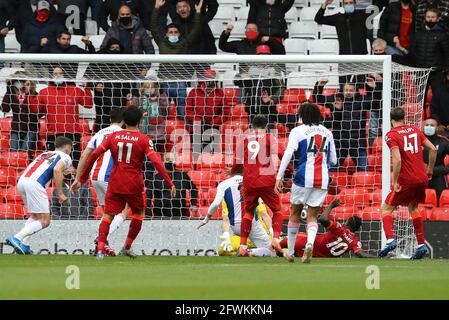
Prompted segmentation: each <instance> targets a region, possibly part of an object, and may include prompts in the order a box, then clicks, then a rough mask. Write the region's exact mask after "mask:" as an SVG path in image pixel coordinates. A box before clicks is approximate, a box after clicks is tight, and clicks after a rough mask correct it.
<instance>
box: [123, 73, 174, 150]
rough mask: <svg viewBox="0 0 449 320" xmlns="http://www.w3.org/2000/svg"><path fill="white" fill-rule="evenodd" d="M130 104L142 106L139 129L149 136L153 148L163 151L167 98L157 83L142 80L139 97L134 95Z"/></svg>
mask: <svg viewBox="0 0 449 320" xmlns="http://www.w3.org/2000/svg"><path fill="white" fill-rule="evenodd" d="M131 105H132V106H136V107H138V108H142V111H143V118H142V122H141V124H140V130H141V132H142V133H143V134H146V135H149V136H150V137H151V141H153V147H154V150H156V151H157V152H165V136H166V131H165V120H166V119H167V115H168V98H167V95H166V94H165V93H164V92H163V91H161V89H160V86H159V83H157V82H155V81H147V82H144V83H143V84H142V87H141V88H140V97H134V98H133V99H132V102H131Z"/></svg>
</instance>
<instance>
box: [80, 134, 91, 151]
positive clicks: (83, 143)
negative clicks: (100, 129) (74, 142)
mask: <svg viewBox="0 0 449 320" xmlns="http://www.w3.org/2000/svg"><path fill="white" fill-rule="evenodd" d="M91 138H92V135H83V136H82V137H81V150H84V149H86V147H87V144H88V143H89V141H90V139H91Z"/></svg>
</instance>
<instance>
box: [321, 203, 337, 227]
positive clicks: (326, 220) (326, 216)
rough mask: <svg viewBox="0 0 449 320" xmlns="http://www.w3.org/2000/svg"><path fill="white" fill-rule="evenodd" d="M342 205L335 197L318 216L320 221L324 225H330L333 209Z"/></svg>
mask: <svg viewBox="0 0 449 320" xmlns="http://www.w3.org/2000/svg"><path fill="white" fill-rule="evenodd" d="M339 205H340V201H338V199H334V201H332V202H331V203H330V204H329V205H328V206H327V208H326V210H324V212H323V213H322V214H321V215H320V216H319V217H318V221H319V222H320V223H321V224H322V225H323V227H325V228H327V227H329V225H330V221H329V215H330V213H331V211H332V209H334V208H336V207H338V206H339Z"/></svg>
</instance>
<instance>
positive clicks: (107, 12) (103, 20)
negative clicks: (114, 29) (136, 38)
mask: <svg viewBox="0 0 449 320" xmlns="http://www.w3.org/2000/svg"><path fill="white" fill-rule="evenodd" d="M91 1H92V0H91ZM102 1H103V3H102V4H101V5H100V8H99V12H98V20H99V22H98V24H99V26H100V27H101V28H102V29H103V30H104V31H106V32H107V31H108V30H109V28H111V26H110V25H109V23H108V19H109V20H111V21H116V20H117V19H118V18H119V17H120V14H119V12H120V8H121V7H122V6H123V5H126V6H127V7H128V8H130V10H131V11H132V13H134V15H136V16H138V17H139V18H141V20H145V18H144V17H145V9H144V2H146V1H147V0H102Z"/></svg>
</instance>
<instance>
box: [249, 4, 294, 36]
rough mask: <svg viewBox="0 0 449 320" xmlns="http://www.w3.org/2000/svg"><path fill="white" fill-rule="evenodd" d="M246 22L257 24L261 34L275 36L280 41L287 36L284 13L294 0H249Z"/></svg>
mask: <svg viewBox="0 0 449 320" xmlns="http://www.w3.org/2000/svg"><path fill="white" fill-rule="evenodd" d="M248 2H249V6H250V10H249V14H248V22H252V23H255V24H257V25H258V26H259V31H260V34H261V35H262V36H270V37H275V38H276V39H277V40H278V41H281V42H282V40H283V39H285V38H287V37H288V33H287V21H285V14H286V13H287V12H288V11H289V10H290V9H291V8H292V6H293V3H294V2H295V0H249V1H248Z"/></svg>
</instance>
